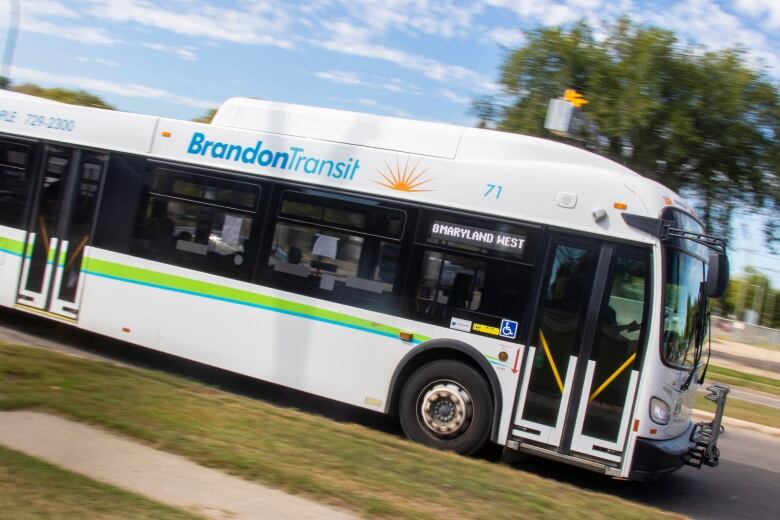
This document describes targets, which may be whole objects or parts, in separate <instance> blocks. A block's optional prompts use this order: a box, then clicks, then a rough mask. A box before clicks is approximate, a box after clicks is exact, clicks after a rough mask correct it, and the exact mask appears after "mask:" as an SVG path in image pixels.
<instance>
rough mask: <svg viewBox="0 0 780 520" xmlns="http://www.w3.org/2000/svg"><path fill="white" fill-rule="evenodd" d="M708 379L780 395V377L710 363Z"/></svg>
mask: <svg viewBox="0 0 780 520" xmlns="http://www.w3.org/2000/svg"><path fill="white" fill-rule="evenodd" d="M707 380H709V381H717V382H719V383H725V384H727V385H733V386H739V387H742V388H749V389H751V390H758V391H760V392H766V393H769V394H775V395H780V379H774V378H772V377H766V376H759V375H756V374H749V373H747V372H742V371H740V370H734V369H731V368H725V367H719V366H716V365H710V367H709V368H708V369H707Z"/></svg>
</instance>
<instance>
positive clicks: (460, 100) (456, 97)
mask: <svg viewBox="0 0 780 520" xmlns="http://www.w3.org/2000/svg"><path fill="white" fill-rule="evenodd" d="M439 96H441V97H443V98H444V99H449V100H450V101H452V102H453V103H457V104H459V105H468V104H469V102H470V101H471V98H470V97H468V96H462V95H460V94H457V93H455V92H453V91H452V90H449V89H446V88H443V89H441V90H440V91H439Z"/></svg>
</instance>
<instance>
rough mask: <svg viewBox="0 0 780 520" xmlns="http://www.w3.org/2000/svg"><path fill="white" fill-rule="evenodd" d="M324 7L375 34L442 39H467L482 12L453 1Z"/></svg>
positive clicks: (363, 0)
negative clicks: (420, 35)
mask: <svg viewBox="0 0 780 520" xmlns="http://www.w3.org/2000/svg"><path fill="white" fill-rule="evenodd" d="M325 7H327V8H328V9H329V10H330V11H335V12H340V13H343V14H344V15H346V16H348V17H349V18H350V19H352V20H354V21H356V22H357V23H360V24H361V25H364V26H366V27H368V28H370V29H371V31H372V33H373V34H377V35H378V34H384V33H387V32H389V31H393V33H394V35H395V33H397V32H398V31H402V32H405V33H407V34H412V33H423V34H429V35H435V36H440V37H443V38H453V37H463V36H467V35H468V34H469V33H470V32H471V29H472V25H473V22H474V17H475V16H476V15H477V14H479V13H480V12H481V11H482V10H483V6H482V5H480V4H479V2H467V3H463V2H456V1H453V0H360V1H358V2H356V1H354V0H338V1H334V2H327V3H323V2H320V5H319V9H318V10H320V11H322V10H323V8H325ZM309 11H310V12H311V11H313V10H311V9H310V10H309Z"/></svg>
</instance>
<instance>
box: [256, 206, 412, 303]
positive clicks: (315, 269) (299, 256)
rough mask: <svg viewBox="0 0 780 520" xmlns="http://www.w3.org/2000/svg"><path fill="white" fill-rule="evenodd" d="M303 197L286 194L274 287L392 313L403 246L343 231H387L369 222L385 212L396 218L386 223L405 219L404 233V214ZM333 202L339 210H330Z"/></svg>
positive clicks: (274, 247)
mask: <svg viewBox="0 0 780 520" xmlns="http://www.w3.org/2000/svg"><path fill="white" fill-rule="evenodd" d="M302 195H303V194H300V193H297V192H286V193H285V194H283V200H282V204H281V208H280V216H279V221H278V222H277V224H276V227H275V229H274V236H273V241H272V243H271V251H270V255H269V258H268V264H267V265H268V269H269V278H270V283H271V285H273V286H275V287H277V288H279V289H283V290H287V291H291V292H297V293H300V294H306V295H310V296H314V297H317V298H323V299H327V300H332V301H336V302H339V303H344V304H347V305H353V306H357V307H363V308H368V309H376V310H382V311H383V312H390V311H393V310H394V309H395V306H396V304H395V298H394V297H393V292H394V290H395V280H396V276H397V274H398V261H399V257H400V252H401V244H400V242H399V241H397V240H392V239H390V238H388V237H385V236H377V235H376V234H368V233H356V232H350V231H347V230H346V229H344V228H352V229H362V228H365V229H367V230H371V231H375V230H376V231H379V232H387V231H388V230H389V229H390V228H389V227H388V226H384V227H383V226H381V225H380V226H379V228H378V230H377V229H376V228H374V227H372V226H369V221H371V220H374V221H375V222H376V221H379V220H381V215H382V214H385V215H391V217H390V218H389V219H388V220H385V222H388V221H393V220H394V219H395V220H396V221H399V220H400V221H399V222H398V226H399V227H398V229H399V231H400V229H402V225H403V218H404V213H403V212H401V211H399V210H395V209H391V208H381V207H378V206H377V205H376V204H374V203H373V201H365V202H364V201H363V200H362V199H359V198H355V197H349V198H348V199H349V200H346V199H347V197H344V198H342V199H340V200H336V199H330V200H329V199H328V198H318V196H314V195H312V194H306V195H305V197H304V196H302ZM334 200H336V203H335V207H331V206H329V204H330V203H332V202H334ZM377 216H379V217H377ZM287 219H291V221H287ZM293 219H294V220H293ZM301 220H308V221H313V222H319V225H313V224H307V223H304V222H300V221H301ZM329 224H332V226H331V225H329Z"/></svg>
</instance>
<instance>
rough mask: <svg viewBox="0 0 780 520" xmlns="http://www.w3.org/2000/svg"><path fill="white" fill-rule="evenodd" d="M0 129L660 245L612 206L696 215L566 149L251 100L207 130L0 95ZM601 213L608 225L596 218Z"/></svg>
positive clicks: (231, 107) (234, 103) (651, 185)
mask: <svg viewBox="0 0 780 520" xmlns="http://www.w3.org/2000/svg"><path fill="white" fill-rule="evenodd" d="M57 120H59V121H62V120H65V121H71V122H72V123H73V125H72V128H71V129H70V130H68V131H63V129H62V128H58V126H61V125H58V124H56V123H55V124H53V125H52V124H49V123H51V122H52V121H55V122H56V121H57ZM0 132H8V133H15V134H19V135H26V136H30V137H37V138H42V139H48V140H53V141H61V142H69V143H74V144H79V145H82V146H88V147H95V148H103V149H107V150H116V151H123V152H128V153H136V154H144V155H148V156H150V157H156V158H159V159H165V160H172V161H181V162H188V163H192V164H201V165H207V166H212V167H215V168H221V169H228V170H234V171H238V172H243V173H248V174H251V175H259V176H268V177H274V178H280V179H289V180H294V181H299V182H304V183H312V184H318V185H323V186H331V187H338V188H342V189H348V190H355V191H360V192H363V193H368V194H374V195H380V196H385V197H387V196H389V197H393V198H397V199H402V200H407V201H409V202H412V203H429V204H436V205H439V206H445V207H453V208H456V209H461V210H468V211H476V212H480V213H485V214H491V215H502V216H505V217H508V218H515V219H520V220H527V221H535V222H539V223H542V224H550V225H556V226H560V227H565V228H568V229H577V230H581V231H585V232H589V233H595V234H599V235H605V236H611V237H617V238H624V239H629V240H636V241H641V242H646V243H652V242H654V240H655V239H653V238H652V237H650V236H649V235H648V234H646V233H643V232H641V231H638V230H636V229H634V228H630V227H628V226H627V225H626V224H625V223H624V222H623V220H622V218H620V216H619V214H620V212H621V211H622V210H621V209H619V208H618V207H615V205H614V204H615V203H622V204H626V205H627V206H628V211H629V212H630V213H636V214H641V215H645V216H651V217H658V216H659V215H660V212H661V211H662V210H663V209H664V208H665V207H666V206H670V205H671V206H677V207H680V208H681V209H683V210H684V211H686V212H689V213H690V212H691V208H690V207H689V206H688V205H686V204H685V203H684V202H683V201H682V199H681V198H680V197H679V196H678V195H676V194H675V193H674V192H673V191H672V190H670V189H668V188H666V187H664V186H662V185H660V184H658V183H656V182H654V181H651V180H649V179H646V178H644V177H641V176H640V175H638V174H637V173H635V172H633V171H631V170H629V169H628V168H625V167H623V166H621V165H619V164H617V163H615V162H613V161H610V160H608V159H606V158H604V157H600V156H598V155H596V154H593V153H590V152H588V151H585V150H582V149H579V148H576V147H573V146H569V145H565V144H562V143H558V142H554V141H549V140H545V139H540V138H535V137H528V136H523V135H518V134H511V133H505V132H497V131H493V130H484V129H477V128H468V127H463V126H455V125H446V124H441V123H429V122H422V121H413V120H407V119H400V118H392V117H382V116H375V115H369V114H360V113H353V112H347V111H341V110H331V109H322V108H312V107H305V106H300V105H290V104H284V103H276V102H271V101H262V100H254V99H245V98H233V99H230V100H228V101H227V102H225V104H224V105H223V106H222V107H221V108H220V109H219V110H218V111H217V114H216V116H215V117H214V120H213V122H212V124H208V125H207V124H202V123H194V122H190V121H180V120H174V119H165V118H158V117H154V116H145V115H139V114H130V113H123V112H118V111H110V110H102V109H96V108H88V107H79V106H73V105H66V104H63V103H56V102H53V101H48V100H43V99H39V98H33V97H31V96H24V95H19V94H15V93H9V92H7V91H0ZM234 152H235V153H234ZM242 153H243V156H242V155H240V154H242ZM250 156H251V158H252V160H251V161H246V160H245V159H247V158H248V157H250ZM266 159H267V162H266V163H263V161H264V160H266ZM357 171H360V174H359V175H355V172H357ZM598 210H604V211H605V212H606V214H607V218H606V219H601V220H597V219H595V218H594V217H593V213H594V212H597V211H598Z"/></svg>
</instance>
